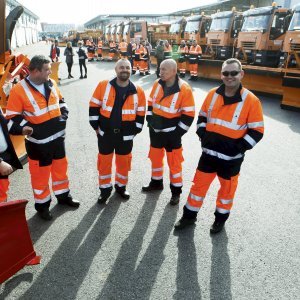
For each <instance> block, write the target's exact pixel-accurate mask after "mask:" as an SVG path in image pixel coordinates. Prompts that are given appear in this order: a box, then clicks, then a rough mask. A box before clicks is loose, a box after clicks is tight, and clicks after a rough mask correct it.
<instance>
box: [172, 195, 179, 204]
mask: <svg viewBox="0 0 300 300" xmlns="http://www.w3.org/2000/svg"><path fill="white" fill-rule="evenodd" d="M179 200H180V194H173V193H172V197H171V200H170V204H171V205H177V204H178V203H179Z"/></svg>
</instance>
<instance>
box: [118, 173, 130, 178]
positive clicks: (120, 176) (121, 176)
mask: <svg viewBox="0 0 300 300" xmlns="http://www.w3.org/2000/svg"><path fill="white" fill-rule="evenodd" d="M116 176H118V177H119V178H121V179H128V176H123V175H121V174H120V173H116Z"/></svg>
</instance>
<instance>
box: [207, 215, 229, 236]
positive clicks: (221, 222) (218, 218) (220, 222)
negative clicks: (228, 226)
mask: <svg viewBox="0 0 300 300" xmlns="http://www.w3.org/2000/svg"><path fill="white" fill-rule="evenodd" d="M228 218H229V213H228V214H221V213H219V212H217V211H215V221H214V223H213V224H212V225H211V227H210V233H212V234H215V233H218V232H220V231H222V229H223V228H224V226H225V222H226V220H227V219H228Z"/></svg>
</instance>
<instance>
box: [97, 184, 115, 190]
mask: <svg viewBox="0 0 300 300" xmlns="http://www.w3.org/2000/svg"><path fill="white" fill-rule="evenodd" d="M111 186H112V184H111V183H108V184H100V185H99V188H100V189H107V188H110V187H111Z"/></svg>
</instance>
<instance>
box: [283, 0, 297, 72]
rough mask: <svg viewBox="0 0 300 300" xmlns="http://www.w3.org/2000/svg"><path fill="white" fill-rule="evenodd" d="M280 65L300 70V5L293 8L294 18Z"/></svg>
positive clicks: (288, 31) (284, 42)
mask: <svg viewBox="0 0 300 300" xmlns="http://www.w3.org/2000/svg"><path fill="white" fill-rule="evenodd" d="M280 65H281V66H283V67H285V68H298V69H300V3H299V4H297V5H296V6H295V7H294V8H293V16H292V19H291V22H290V24H289V28H288V30H287V32H286V34H285V39H284V41H283V47H282V53H281V56H280Z"/></svg>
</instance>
